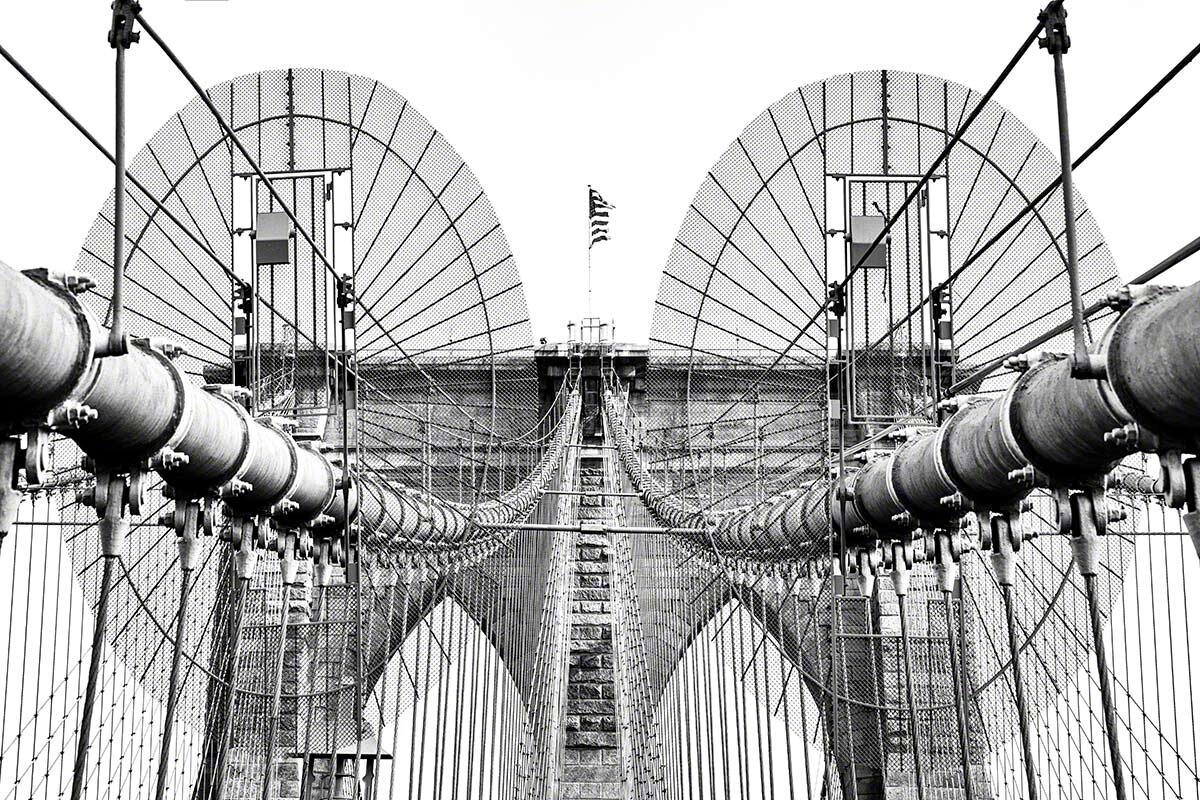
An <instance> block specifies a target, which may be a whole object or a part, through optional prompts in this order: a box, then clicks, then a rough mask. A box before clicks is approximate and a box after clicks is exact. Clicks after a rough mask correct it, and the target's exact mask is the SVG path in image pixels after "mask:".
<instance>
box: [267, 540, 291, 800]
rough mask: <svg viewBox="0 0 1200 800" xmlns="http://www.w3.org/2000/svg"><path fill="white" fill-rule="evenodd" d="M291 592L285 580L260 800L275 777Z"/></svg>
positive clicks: (268, 794) (269, 793) (269, 794)
mask: <svg viewBox="0 0 1200 800" xmlns="http://www.w3.org/2000/svg"><path fill="white" fill-rule="evenodd" d="M285 557H290V556H285ZM291 594H292V584H291V582H290V581H287V580H285V581H284V583H283V592H282V595H281V598H280V607H279V647H277V648H276V649H275V678H274V680H275V682H274V683H273V684H272V688H271V719H270V721H269V723H268V725H267V766H266V771H265V773H264V774H263V784H262V800H269V798H270V796H271V780H272V779H273V778H274V777H275V737H276V735H277V733H278V731H279V714H280V708H281V705H282V702H281V701H282V697H281V693H282V691H283V655H284V652H285V651H286V650H287V635H288V603H289V602H290V601H291Z"/></svg>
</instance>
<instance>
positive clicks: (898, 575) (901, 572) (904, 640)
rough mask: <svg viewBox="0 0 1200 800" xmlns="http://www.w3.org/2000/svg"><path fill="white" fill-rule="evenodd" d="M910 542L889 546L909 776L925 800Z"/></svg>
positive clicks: (895, 543) (920, 796)
mask: <svg viewBox="0 0 1200 800" xmlns="http://www.w3.org/2000/svg"><path fill="white" fill-rule="evenodd" d="M911 547H912V543H911V542H892V584H893V586H894V587H895V589H896V603H897V605H899V607H900V649H901V651H902V653H903V657H904V691H905V699H906V700H907V703H908V719H909V727H908V736H909V739H910V741H911V743H912V757H913V772H914V773H915V776H916V781H917V800H925V774H924V771H923V770H922V764H921V740H920V736H919V735H918V732H917V698H916V693H915V692H914V691H913V670H912V652H911V648H910V647H909V630H908V603H907V602H905V601H906V600H907V598H908V570H909V566H908V563H907V561H906V559H907V558H909V556H908V555H906V550H907V552H908V553H911V552H912V550H911Z"/></svg>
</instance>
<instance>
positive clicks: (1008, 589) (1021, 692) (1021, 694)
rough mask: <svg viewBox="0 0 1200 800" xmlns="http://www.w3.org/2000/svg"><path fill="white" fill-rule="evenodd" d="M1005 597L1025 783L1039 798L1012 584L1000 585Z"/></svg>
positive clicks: (1033, 799) (1031, 798) (1031, 799)
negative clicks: (1018, 644)
mask: <svg viewBox="0 0 1200 800" xmlns="http://www.w3.org/2000/svg"><path fill="white" fill-rule="evenodd" d="M1000 593H1001V595H1002V596H1003V598H1004V617H1005V619H1006V621H1007V622H1008V653H1009V657H1010V658H1011V659H1012V668H1013V696H1014V698H1015V699H1016V703H1017V725H1018V726H1019V728H1020V734H1021V753H1022V756H1023V757H1024V761H1025V785H1026V787H1027V789H1028V791H1029V798H1030V800H1037V798H1038V791H1037V774H1036V773H1035V771H1034V763H1033V746H1032V744H1031V743H1030V741H1029V712H1028V710H1027V709H1026V707H1025V681H1024V679H1023V678H1022V676H1021V653H1020V650H1019V648H1018V646H1017V616H1016V614H1015V613H1014V612H1013V600H1012V584H1008V583H1003V584H1001V585H1000Z"/></svg>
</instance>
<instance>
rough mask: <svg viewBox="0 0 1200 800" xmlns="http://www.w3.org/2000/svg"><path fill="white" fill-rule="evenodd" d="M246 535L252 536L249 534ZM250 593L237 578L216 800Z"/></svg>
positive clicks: (222, 788) (247, 582)
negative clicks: (247, 600)
mask: <svg viewBox="0 0 1200 800" xmlns="http://www.w3.org/2000/svg"><path fill="white" fill-rule="evenodd" d="M245 535H250V534H249V533H247V534H245ZM249 592H250V578H249V577H241V576H238V578H237V600H236V601H235V607H234V610H233V643H232V644H231V645H230V648H229V671H228V673H227V675H228V679H229V688H228V689H227V690H226V692H225V712H224V713H223V714H222V715H221V738H220V740H219V741H218V745H217V776H216V781H215V783H214V800H221V798H222V797H224V795H225V768H226V767H227V766H228V761H229V745H230V740H231V739H232V738H233V707H234V700H235V699H236V695H237V686H236V682H237V666H238V659H239V658H240V656H241V649H242V648H241V645H242V630H243V629H244V627H245V624H244V623H245V617H246V595H248V594H249Z"/></svg>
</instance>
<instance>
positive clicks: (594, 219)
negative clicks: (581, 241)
mask: <svg viewBox="0 0 1200 800" xmlns="http://www.w3.org/2000/svg"><path fill="white" fill-rule="evenodd" d="M613 208H616V206H614V205H613V204H612V203H610V202H608V201H607V200H605V199H604V198H603V197H601V196H600V193H599V192H597V191H596V190H595V189H593V188H592V187H591V186H589V187H588V221H589V222H590V223H591V225H592V238H591V241H590V242H589V243H588V250H591V249H592V248H593V247H595V246H596V243H597V242H607V241H608V212H609V210H610V209H613Z"/></svg>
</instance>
